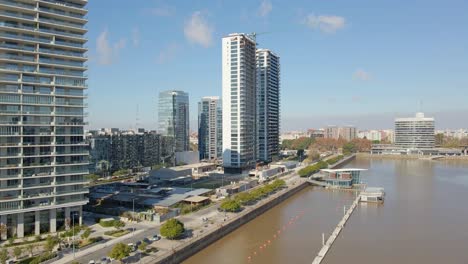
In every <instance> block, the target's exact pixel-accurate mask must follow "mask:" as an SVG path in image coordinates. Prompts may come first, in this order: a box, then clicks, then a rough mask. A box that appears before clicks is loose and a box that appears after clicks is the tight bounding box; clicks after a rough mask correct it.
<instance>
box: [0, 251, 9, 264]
mask: <svg viewBox="0 0 468 264" xmlns="http://www.w3.org/2000/svg"><path fill="white" fill-rule="evenodd" d="M9 258H10V256H9V255H8V251H7V250H6V249H5V248H2V250H0V263H1V264H5V263H6V261H7V260H8V259H9Z"/></svg>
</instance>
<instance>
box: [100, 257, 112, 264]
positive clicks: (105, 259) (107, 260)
mask: <svg viewBox="0 0 468 264" xmlns="http://www.w3.org/2000/svg"><path fill="white" fill-rule="evenodd" d="M108 263H111V261H110V259H108V258H107V257H103V258H101V264H108Z"/></svg>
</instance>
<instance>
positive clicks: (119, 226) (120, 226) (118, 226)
mask: <svg viewBox="0 0 468 264" xmlns="http://www.w3.org/2000/svg"><path fill="white" fill-rule="evenodd" d="M124 226H125V223H124V222H122V221H116V222H115V223H114V227H115V228H117V229H121V228H122V227H124Z"/></svg>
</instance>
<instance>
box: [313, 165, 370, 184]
mask: <svg viewBox="0 0 468 264" xmlns="http://www.w3.org/2000/svg"><path fill="white" fill-rule="evenodd" d="M361 171H366V169H353V168H344V169H322V170H320V172H321V173H322V174H324V176H323V177H322V179H323V180H324V181H325V182H326V183H327V184H328V185H330V186H332V187H337V188H351V187H353V185H354V184H360V183H361V178H360V173H361Z"/></svg>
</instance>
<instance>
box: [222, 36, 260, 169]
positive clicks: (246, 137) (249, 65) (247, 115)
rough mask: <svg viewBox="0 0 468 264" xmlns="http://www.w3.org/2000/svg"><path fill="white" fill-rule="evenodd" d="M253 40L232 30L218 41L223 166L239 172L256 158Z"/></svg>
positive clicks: (249, 165) (251, 164)
mask: <svg viewBox="0 0 468 264" xmlns="http://www.w3.org/2000/svg"><path fill="white" fill-rule="evenodd" d="M255 49H256V43H255V39H254V37H251V36H249V35H247V34H241V33H234V34H230V35H229V36H227V37H224V38H223V40H222V72H223V78H222V87H223V97H222V101H223V111H222V112H223V166H224V169H225V172H228V173H230V172H240V171H242V169H247V168H251V167H253V166H254V165H255V158H256V151H255V148H256V128H255V127H256V82H255V79H256V73H255V72H256V70H255V68H256V59H255Z"/></svg>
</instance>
